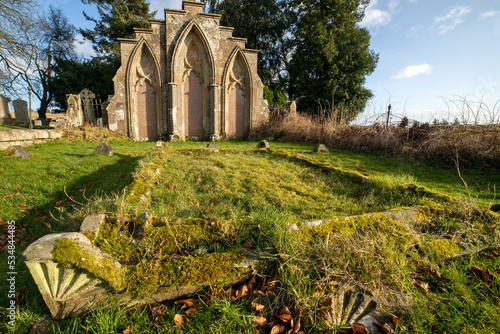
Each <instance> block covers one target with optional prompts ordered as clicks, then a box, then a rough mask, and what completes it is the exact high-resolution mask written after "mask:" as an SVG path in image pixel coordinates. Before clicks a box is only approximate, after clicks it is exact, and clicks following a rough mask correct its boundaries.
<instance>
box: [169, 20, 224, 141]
mask: <svg viewBox="0 0 500 334" xmlns="http://www.w3.org/2000/svg"><path fill="white" fill-rule="evenodd" d="M192 57H194V58H192ZM191 58H192V59H191ZM195 58H196V59H195ZM215 73H216V69H215V58H214V53H213V50H212V47H211V46H210V43H209V40H208V38H207V35H206V34H205V32H204V30H203V29H202V28H201V26H200V25H199V24H198V22H196V21H195V20H194V19H193V20H191V21H190V22H189V23H188V24H187V25H186V26H185V27H184V28H183V30H182V31H181V32H180V34H179V35H178V38H177V42H176V44H175V47H174V49H173V53H172V57H171V63H170V83H171V87H172V89H171V95H172V98H171V101H172V102H171V103H172V106H171V108H170V109H169V110H170V114H169V119H171V123H174V122H175V123H176V125H175V127H176V128H177V129H179V130H180V132H181V133H180V135H181V136H182V137H188V138H190V139H202V138H207V137H208V135H209V134H210V133H211V131H212V128H213V127H214V124H213V119H214V97H213V94H211V87H212V85H213V83H214V82H215ZM193 74H195V76H193ZM174 113H175V115H174ZM193 129H196V130H193Z"/></svg>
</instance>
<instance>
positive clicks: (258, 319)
mask: <svg viewBox="0 0 500 334" xmlns="http://www.w3.org/2000/svg"><path fill="white" fill-rule="evenodd" d="M266 321H267V319H266V318H264V316H263V315H262V313H261V312H256V314H255V316H254V317H253V318H252V322H253V323H254V324H256V325H259V326H265V324H266Z"/></svg>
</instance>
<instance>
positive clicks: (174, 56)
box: [107, 1, 269, 140]
mask: <svg viewBox="0 0 500 334" xmlns="http://www.w3.org/2000/svg"><path fill="white" fill-rule="evenodd" d="M203 7H204V3H202V2H196V1H184V2H183V5H182V8H183V9H182V10H173V9H165V20H150V24H151V28H150V29H135V37H136V38H135V39H121V40H120V46H121V67H120V68H119V70H118V72H117V73H116V76H115V78H114V85H115V95H114V96H113V98H112V99H111V101H110V103H109V105H108V107H107V110H108V126H109V128H110V129H111V130H113V131H117V132H120V133H123V134H125V135H127V136H129V137H131V138H133V139H135V140H154V139H157V138H160V137H163V138H168V139H170V140H178V139H181V140H183V139H191V140H201V139H203V140H218V139H220V138H246V137H248V135H249V133H250V131H251V130H252V129H253V128H254V127H257V126H259V125H260V124H262V123H263V122H266V121H267V120H268V117H269V110H268V106H267V101H266V100H264V99H263V84H262V81H261V80H260V78H259V76H258V74H257V61H258V60H257V56H258V51H257V50H249V49H245V42H246V39H244V38H237V37H233V36H232V33H233V28H229V27H224V26H221V25H220V18H221V16H220V15H217V14H208V13H203Z"/></svg>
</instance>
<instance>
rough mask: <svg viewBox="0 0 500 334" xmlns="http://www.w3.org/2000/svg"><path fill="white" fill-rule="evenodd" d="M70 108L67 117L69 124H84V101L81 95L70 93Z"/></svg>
mask: <svg viewBox="0 0 500 334" xmlns="http://www.w3.org/2000/svg"><path fill="white" fill-rule="evenodd" d="M66 97H67V98H68V100H67V102H68V109H67V110H66V117H67V119H68V126H70V127H79V126H82V124H83V113H82V102H81V100H80V95H78V94H68V95H66Z"/></svg>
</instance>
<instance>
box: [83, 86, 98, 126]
mask: <svg viewBox="0 0 500 334" xmlns="http://www.w3.org/2000/svg"><path fill="white" fill-rule="evenodd" d="M79 95H80V99H81V100H82V105H83V118H84V120H85V122H90V123H93V124H94V123H95V122H96V118H95V113H94V106H93V102H94V99H95V94H94V93H93V92H92V91H91V90H89V89H88V88H85V89H84V90H82V91H81V92H80V94H79Z"/></svg>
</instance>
